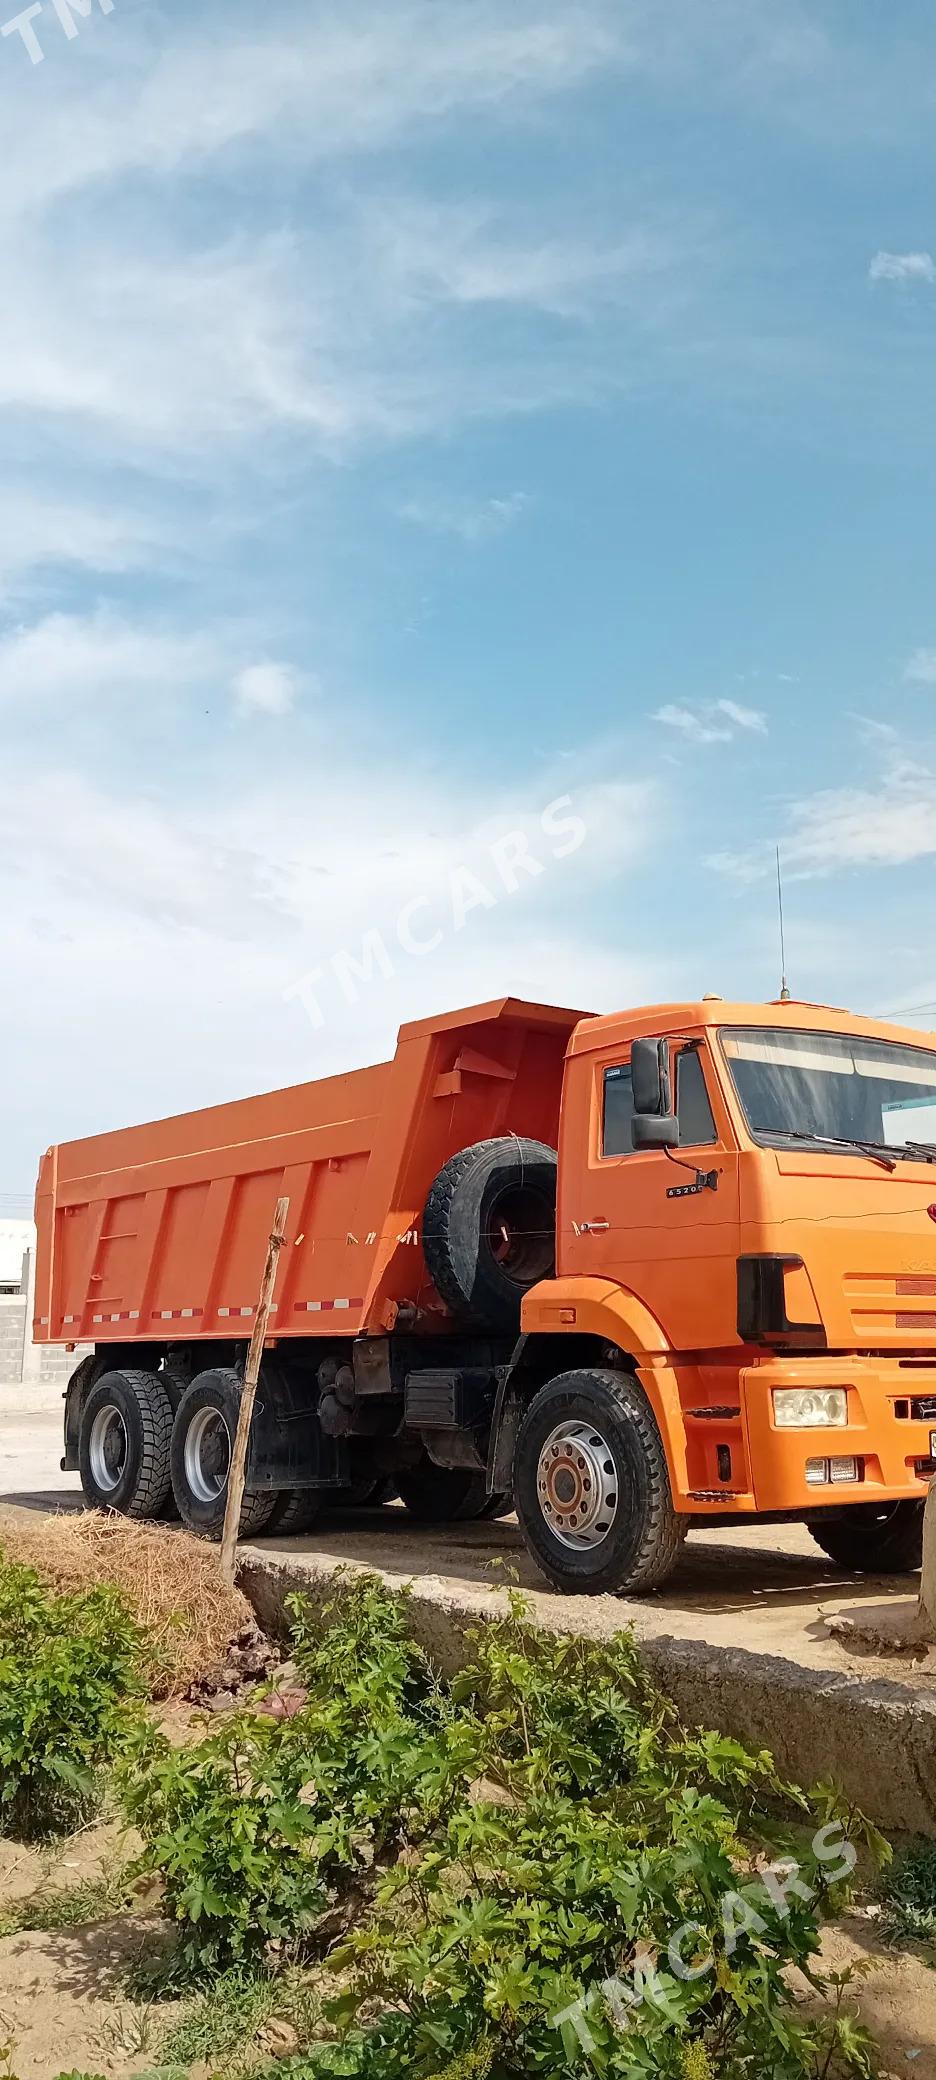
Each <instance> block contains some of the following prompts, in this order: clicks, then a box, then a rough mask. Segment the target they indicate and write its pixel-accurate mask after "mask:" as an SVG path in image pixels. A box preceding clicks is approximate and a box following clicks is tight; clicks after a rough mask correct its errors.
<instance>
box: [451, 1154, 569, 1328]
mask: <svg viewBox="0 0 936 2080" xmlns="http://www.w3.org/2000/svg"><path fill="white" fill-rule="evenodd" d="M557 1162H558V1159H557V1156H556V1153H555V1150H554V1149H551V1148H547V1147H546V1146H545V1144H544V1143H543V1142H542V1141H525V1140H522V1139H521V1137H520V1136H519V1135H518V1134H511V1135H507V1136H505V1137H504V1138H503V1139H502V1140H497V1141H479V1142H477V1143H476V1144H475V1146H474V1147H473V1148H466V1149H462V1150H461V1152H460V1153H459V1154H458V1155H455V1156H452V1158H451V1160H450V1161H449V1162H448V1163H446V1165H445V1168H444V1170H440V1172H439V1175H438V1177H437V1178H436V1181H435V1184H434V1185H433V1187H432V1190H431V1192H430V1194H429V1197H428V1199H427V1200H426V1209H425V1213H424V1215H423V1248H424V1251H425V1257H426V1266H427V1269H428V1272H429V1276H430V1278H431V1279H432V1282H433V1285H434V1286H435V1288H436V1291H437V1293H438V1294H439V1295H440V1297H441V1298H442V1299H443V1300H444V1301H445V1303H446V1305H447V1306H448V1307H450V1308H451V1310H452V1313H453V1314H454V1315H455V1316H456V1319H457V1320H459V1321H462V1322H469V1323H470V1322H477V1323H483V1324H484V1326H485V1327H486V1328H489V1329H498V1330H501V1329H502V1330H513V1329H516V1328H517V1327H518V1325H519V1321H520V1302H521V1300H522V1298H523V1295H524V1293H526V1292H528V1291H529V1288H530V1287H531V1286H535V1285H537V1284H538V1282H539V1280H540V1279H541V1278H549V1277H550V1275H551V1273H552V1272H553V1271H554V1270H555V1262H556V1171H557Z"/></svg>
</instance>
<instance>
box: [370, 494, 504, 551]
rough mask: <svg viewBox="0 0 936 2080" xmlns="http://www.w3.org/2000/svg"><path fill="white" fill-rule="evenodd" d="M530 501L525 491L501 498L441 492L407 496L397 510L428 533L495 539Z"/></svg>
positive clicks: (473, 539) (475, 539)
mask: <svg viewBox="0 0 936 2080" xmlns="http://www.w3.org/2000/svg"><path fill="white" fill-rule="evenodd" d="M529 503H530V501H529V498H528V496H527V493H526V492H525V491H511V492H509V493H508V494H507V496H506V497H502V498H482V499H467V498H451V497H446V496H444V495H443V494H441V493H440V494H438V495H433V496H429V497H424V498H410V499H407V500H406V501H405V503H404V504H403V505H401V506H398V507H397V512H398V513H399V517H400V519H401V520H409V521H410V522H411V523H412V525H413V526H414V527H423V528H425V529H426V530H427V532H428V533H429V534H442V535H447V534H448V535H457V536H458V538H459V540H461V541H463V542H469V543H472V544H474V543H476V542H488V541H492V540H496V538H497V537H498V536H499V535H502V534H506V533H507V532H508V529H509V528H511V527H514V526H516V523H517V521H518V520H519V519H520V518H521V516H522V514H523V513H524V512H525V511H526V508H527V506H528V505H529Z"/></svg>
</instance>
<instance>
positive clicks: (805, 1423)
mask: <svg viewBox="0 0 936 2080" xmlns="http://www.w3.org/2000/svg"><path fill="white" fill-rule="evenodd" d="M773 1410H774V1422H775V1423H776V1426H777V1429H778V1430H844V1428H845V1425H846V1423H847V1422H848V1394H847V1391H846V1389H845V1388H844V1387H775V1388H774V1396H773Z"/></svg>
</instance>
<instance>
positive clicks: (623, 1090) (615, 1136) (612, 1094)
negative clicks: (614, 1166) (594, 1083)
mask: <svg viewBox="0 0 936 2080" xmlns="http://www.w3.org/2000/svg"><path fill="white" fill-rule="evenodd" d="M633 1152H634V1091H633V1085H632V1083H631V1072H630V1063H629V1062H621V1063H620V1064H618V1065H616V1066H615V1067H614V1068H613V1069H606V1070H605V1073H604V1102H603V1109H602V1122H601V1153H602V1155H603V1156H629V1155H632V1154H633Z"/></svg>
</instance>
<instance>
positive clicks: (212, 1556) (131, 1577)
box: [0, 1510, 253, 1698]
mask: <svg viewBox="0 0 936 2080" xmlns="http://www.w3.org/2000/svg"><path fill="white" fill-rule="evenodd" d="M0 1550H2V1551H3V1552H5V1553H6V1554H7V1556H8V1558H9V1559H10V1560H19V1561H22V1562H23V1563H24V1564H25V1565H27V1566H29V1567H34V1568H36V1570H37V1572H38V1573H39V1574H40V1575H41V1576H42V1578H43V1580H44V1581H47V1582H49V1583H50V1584H51V1586H52V1587H53V1588H54V1589H58V1590H66V1591H68V1590H73V1589H88V1588H91V1587H92V1586H93V1585H94V1584H95V1583H98V1582H109V1583H112V1584H113V1585H114V1586H115V1587H116V1588H118V1589H120V1590H121V1591H122V1592H123V1595H124V1596H125V1597H126V1600H127V1603H128V1604H129V1606H130V1609H131V1610H132V1611H133V1612H134V1614H135V1616H136V1617H137V1618H138V1619H139V1621H140V1623H141V1625H143V1626H144V1627H145V1628H146V1632H147V1636H148V1638H149V1640H150V1642H151V1645H152V1662H153V1694H154V1696H155V1697H159V1698H170V1697H182V1696H184V1695H185V1692H186V1691H187V1690H188V1688H189V1685H190V1683H192V1682H193V1681H194V1679H195V1677H196V1676H199V1675H203V1674H204V1672H205V1670H206V1669H208V1668H210V1667H211V1666H212V1665H213V1663H215V1662H217V1661H219V1660H223V1658H224V1653H225V1649H226V1647H227V1646H228V1643H229V1641H230V1640H232V1639H233V1638H234V1636H235V1634H236V1633H239V1632H242V1631H243V1630H244V1628H245V1626H247V1625H249V1624H251V1622H252V1620H253V1612H252V1611H251V1608H250V1605H249V1604H248V1602H247V1600H246V1597H244V1596H242V1595H241V1594H240V1592H239V1591H238V1590H236V1589H228V1588H226V1587H225V1584H224V1583H223V1582H222V1580H221V1567H220V1554H219V1551H218V1548H217V1546H211V1545H206V1544H203V1542H202V1541H201V1539H197V1538H192V1537H190V1536H189V1534H188V1532H185V1531H180V1530H177V1529H175V1527H174V1526H171V1525H165V1524H134V1523H131V1522H130V1521H129V1519H128V1518H126V1517H117V1516H107V1515H104V1514H101V1513H99V1512H98V1511H96V1510H88V1511H85V1512H80V1513H75V1514H74V1515H72V1514H68V1515H65V1514H63V1515H61V1516H52V1517H47V1516H43V1517H37V1518H36V1520H35V1521H33V1520H32V1519H31V1518H29V1517H26V1516H25V1514H24V1515H19V1514H17V1515H16V1516H15V1517H14V1516H12V1515H10V1516H6V1515H4V1516H2V1517H0Z"/></svg>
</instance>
